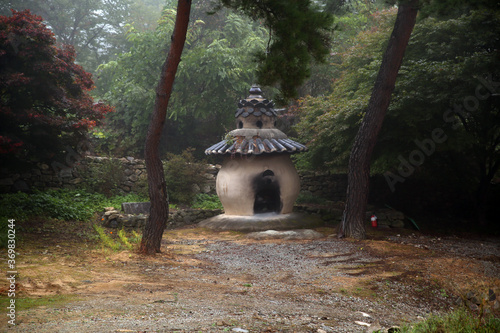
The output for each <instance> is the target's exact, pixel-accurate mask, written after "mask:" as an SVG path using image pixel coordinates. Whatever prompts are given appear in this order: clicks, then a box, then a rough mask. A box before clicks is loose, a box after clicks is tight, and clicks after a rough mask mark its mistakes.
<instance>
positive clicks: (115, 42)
mask: <svg viewBox="0 0 500 333" xmlns="http://www.w3.org/2000/svg"><path fill="white" fill-rule="evenodd" d="M132 2H134V1H133V0H86V1H79V0H4V1H2V2H1V3H0V13H1V15H9V11H10V9H11V8H14V9H16V10H24V9H27V8H29V9H30V10H31V12H32V13H34V14H37V15H40V16H42V17H43V19H44V21H45V22H47V25H48V26H50V27H51V29H52V30H53V31H54V33H55V35H56V38H57V41H58V43H60V44H65V45H72V46H73V47H74V48H75V49H76V51H77V55H78V57H77V60H78V63H79V64H81V65H83V67H85V68H86V69H87V70H89V71H91V72H93V71H94V70H95V69H96V68H97V65H99V64H100V63H101V62H104V61H108V60H109V58H110V57H113V55H114V54H116V53H118V52H120V50H123V48H124V46H125V47H126V46H127V45H126V41H125V38H124V37H123V35H122V33H123V25H124V23H126V22H127V21H128V20H129V19H131V17H130V16H133V15H134V14H136V12H137V10H136V6H132Z"/></svg>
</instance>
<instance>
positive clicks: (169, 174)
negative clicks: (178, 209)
mask: <svg viewBox="0 0 500 333" xmlns="http://www.w3.org/2000/svg"><path fill="white" fill-rule="evenodd" d="M192 151H193V150H192V149H186V150H185V151H183V152H182V154H180V155H175V154H168V155H167V161H166V162H165V163H164V168H165V181H166V183H167V190H168V195H169V200H170V201H172V202H174V203H181V204H190V203H191V202H192V201H193V199H194V197H195V195H196V193H195V191H194V187H195V185H197V184H199V183H202V182H203V181H204V176H203V175H204V174H205V171H206V166H205V164H202V163H197V162H196V161H195V159H194V156H193V154H192Z"/></svg>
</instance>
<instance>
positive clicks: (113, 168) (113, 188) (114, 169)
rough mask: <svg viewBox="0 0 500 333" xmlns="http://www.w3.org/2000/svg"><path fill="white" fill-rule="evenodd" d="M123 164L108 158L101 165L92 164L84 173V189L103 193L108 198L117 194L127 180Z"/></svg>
mask: <svg viewBox="0 0 500 333" xmlns="http://www.w3.org/2000/svg"><path fill="white" fill-rule="evenodd" d="M124 169H125V168H124V166H123V163H122V162H121V161H120V160H119V159H116V158H107V159H105V160H104V161H102V162H100V163H90V164H89V165H88V166H87V168H86V169H85V170H84V171H82V175H81V176H82V177H83V178H84V179H85V183H84V187H85V189H86V190H87V191H89V192H96V193H102V194H104V195H106V196H108V197H111V196H112V195H113V194H117V192H118V190H119V187H120V185H121V183H122V182H123V180H124V179H125V173H124V171H125V170H124Z"/></svg>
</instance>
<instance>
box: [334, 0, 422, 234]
mask: <svg viewBox="0 0 500 333" xmlns="http://www.w3.org/2000/svg"><path fill="white" fill-rule="evenodd" d="M417 12H418V0H409V1H401V3H400V5H399V9H398V14H397V17H396V22H395V23H394V29H393V30H392V34H391V37H390V39H389V44H388V46H387V49H386V51H385V53H384V56H383V58H382V64H381V65H380V69H379V72H378V75H377V79H376V81H375V85H374V88H373V91H372V95H371V97H370V101H369V102H368V107H367V109H366V115H365V116H364V118H363V121H362V122H361V126H360V128H359V131H358V133H357V135H356V138H355V139H354V144H353V147H352V150H351V155H350V157H349V171H348V185H347V198H346V204H345V208H344V216H343V219H342V223H341V225H340V229H339V232H338V236H339V237H344V236H345V237H352V238H356V239H364V238H366V230H365V220H366V217H365V214H366V206H367V203H368V194H369V185H370V161H371V156H372V152H373V148H374V147H375V143H376V142H377V136H378V133H379V131H380V128H381V127H382V123H383V121H384V117H385V114H386V112H387V108H388V107H389V103H390V100H391V95H392V92H393V90H394V86H395V83H396V77H397V75H398V72H399V68H400V66H401V62H402V60H403V56H404V53H405V50H406V46H407V45H408V41H409V39H410V35H411V32H412V30H413V27H414V26H415V21H416V17H417Z"/></svg>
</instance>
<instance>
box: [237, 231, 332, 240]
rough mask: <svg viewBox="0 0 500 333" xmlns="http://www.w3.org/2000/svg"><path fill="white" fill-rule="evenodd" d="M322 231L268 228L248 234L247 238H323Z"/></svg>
mask: <svg viewBox="0 0 500 333" xmlns="http://www.w3.org/2000/svg"><path fill="white" fill-rule="evenodd" d="M323 237H325V235H323V234H322V233H320V232H317V231H314V230H311V229H298V230H286V231H278V230H266V231H257V232H251V233H249V234H248V235H247V238H251V239H256V240H266V239H284V240H300V239H319V238H323Z"/></svg>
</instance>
